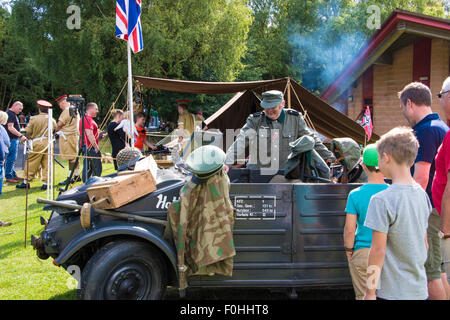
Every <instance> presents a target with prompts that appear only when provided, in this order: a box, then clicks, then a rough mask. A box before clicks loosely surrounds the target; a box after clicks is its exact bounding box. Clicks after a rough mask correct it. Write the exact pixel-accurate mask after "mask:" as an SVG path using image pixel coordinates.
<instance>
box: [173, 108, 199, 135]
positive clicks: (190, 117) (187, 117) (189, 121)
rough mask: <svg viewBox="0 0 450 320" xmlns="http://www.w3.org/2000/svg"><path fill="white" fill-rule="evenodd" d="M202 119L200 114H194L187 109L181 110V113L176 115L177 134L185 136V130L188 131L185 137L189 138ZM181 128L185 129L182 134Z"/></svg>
mask: <svg viewBox="0 0 450 320" xmlns="http://www.w3.org/2000/svg"><path fill="white" fill-rule="evenodd" d="M203 120H204V119H203V117H202V116H200V115H194V114H193V113H191V112H188V111H185V112H183V114H180V115H179V117H178V136H183V137H185V138H186V136H187V132H189V136H187V138H189V137H190V136H191V135H192V134H193V133H194V130H195V127H196V126H200V127H201V122H202V121H203ZM183 129H184V130H186V131H187V132H185V133H184V134H183Z"/></svg>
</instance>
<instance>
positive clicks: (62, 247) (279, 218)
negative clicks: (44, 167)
mask: <svg viewBox="0 0 450 320" xmlns="http://www.w3.org/2000/svg"><path fill="white" fill-rule="evenodd" d="M228 174H229V178H230V181H231V188H230V198H231V200H232V202H233V204H234V206H235V208H236V210H237V216H236V220H235V226H234V231H233V237H234V243H235V248H236V256H235V257H234V268H233V276H232V277H225V276H219V275H216V276H193V277H192V278H190V280H189V287H202V288H205V287H232V288H258V287H259V288H285V289H289V290H291V292H292V293H293V294H295V289H297V288H302V287H324V286H325V287H337V288H344V287H350V286H351V278H350V275H349V272H348V266H347V260H346V256H345V251H344V246H343V240H342V233H343V226H344V222H345V212H344V209H345V204H346V199H347V195H348V193H349V191H351V190H352V189H353V188H355V187H357V186H359V185H358V184H331V183H327V184H325V183H294V184H293V183H279V184H277V183H275V184H273V183H268V182H269V181H270V179H271V178H272V177H271V176H267V175H264V174H262V173H261V171H260V169H245V168H244V169H235V168H233V169H230V171H229V173H228ZM112 176H114V175H112ZM188 177H189V176H188V175H184V174H181V173H180V174H179V175H178V177H176V178H173V179H169V180H167V179H166V180H165V181H163V182H160V183H158V184H157V190H156V191H154V192H153V193H150V194H148V195H147V196H144V197H142V198H140V199H137V200H135V201H133V202H131V203H129V204H126V205H124V206H123V207H121V208H118V209H115V210H111V211H113V212H121V213H123V214H125V217H126V219H124V218H123V217H114V216H110V215H103V214H98V212H96V210H95V209H94V208H92V209H91V210H92V212H91V217H92V218H91V221H90V226H89V227H88V228H86V229H84V228H82V226H81V222H80V210H78V209H74V208H73V207H71V206H73V205H83V204H84V203H86V202H89V198H88V195H87V192H86V189H87V188H88V187H89V185H90V184H91V183H93V182H99V181H101V180H102V179H105V178H104V177H100V178H98V177H96V178H95V179H93V180H92V181H91V180H89V181H87V183H86V184H82V185H80V186H77V187H75V188H73V189H70V190H68V191H66V192H64V193H62V194H60V195H59V197H58V198H57V199H56V201H57V203H56V205H55V204H53V205H46V206H45V207H44V209H45V210H49V211H50V212H51V214H50V218H49V219H48V221H47V220H46V219H45V218H41V223H42V224H43V225H45V228H44V230H43V231H42V233H41V234H40V237H34V236H33V237H32V243H33V246H34V247H35V249H36V250H37V255H38V257H39V258H41V259H47V258H49V257H51V258H53V259H54V261H53V263H54V264H55V265H56V266H60V267H63V268H64V269H66V270H67V271H69V272H71V273H72V272H74V271H77V272H76V274H78V275H80V276H81V279H77V280H80V290H78V298H79V299H162V298H163V297H164V293H165V290H166V288H167V286H177V284H178V280H177V256H176V249H175V246H174V244H173V243H172V241H170V240H168V239H165V238H164V237H163V233H164V226H162V225H161V224H157V223H148V222H142V221H139V217H142V218H153V219H155V220H156V221H160V220H166V214H167V213H166V212H167V208H168V207H169V205H170V204H171V202H173V201H174V200H177V199H179V191H180V188H181V187H182V186H183V185H184V184H185V182H186V179H187V178H188ZM64 204H68V205H67V207H68V208H65V207H64ZM126 214H129V216H126Z"/></svg>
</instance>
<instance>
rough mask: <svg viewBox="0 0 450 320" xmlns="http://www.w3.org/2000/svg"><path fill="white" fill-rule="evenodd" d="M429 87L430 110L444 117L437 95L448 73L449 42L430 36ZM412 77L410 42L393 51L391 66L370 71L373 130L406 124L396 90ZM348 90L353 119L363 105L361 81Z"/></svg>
mask: <svg viewBox="0 0 450 320" xmlns="http://www.w3.org/2000/svg"><path fill="white" fill-rule="evenodd" d="M431 46H432V47H431V73H430V90H431V93H432V94H433V104H432V109H433V112H438V113H439V114H440V115H441V118H442V119H444V113H443V112H442V110H441V107H440V102H439V99H438V98H437V96H436V94H437V93H438V92H439V91H440V90H441V88H442V83H443V81H444V80H445V78H446V77H448V76H449V71H450V70H449V64H450V62H449V59H450V58H449V56H450V41H446V40H441V39H433V40H432V45H431ZM412 77H413V45H412V44H411V45H409V46H407V47H404V48H402V49H400V50H398V51H396V52H394V54H393V64H392V65H375V66H374V73H373V82H374V89H373V90H374V91H373V104H374V119H373V124H374V132H375V133H377V134H378V135H382V134H384V133H386V132H387V131H389V130H390V129H392V128H394V127H396V126H399V125H408V122H407V121H406V120H405V118H404V117H403V115H402V112H401V109H400V100H399V99H398V96H397V93H398V92H399V91H401V90H402V89H403V88H404V87H405V85H407V84H408V83H410V82H411V81H412ZM356 84H357V86H356V88H354V87H353V84H352V85H351V86H350V89H349V90H348V96H353V101H352V102H351V101H349V102H348V114H347V115H348V117H349V118H351V119H352V120H356V118H357V117H358V115H359V114H360V112H361V110H362V107H363V100H362V81H361V78H359V79H358V80H357V81H356Z"/></svg>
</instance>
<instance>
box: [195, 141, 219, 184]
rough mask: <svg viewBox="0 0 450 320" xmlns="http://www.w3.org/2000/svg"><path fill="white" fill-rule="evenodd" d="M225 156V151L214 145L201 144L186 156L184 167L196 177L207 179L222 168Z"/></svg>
mask: <svg viewBox="0 0 450 320" xmlns="http://www.w3.org/2000/svg"><path fill="white" fill-rule="evenodd" d="M225 157H226V155H225V152H223V151H222V149H220V148H218V147H216V146H213V145H207V146H202V147H200V148H197V149H195V150H194V151H193V152H192V153H191V154H190V155H189V156H188V157H187V159H186V168H187V169H188V170H189V171H190V172H192V173H193V174H194V175H195V176H197V177H198V178H200V179H207V178H209V177H211V176H213V175H214V174H216V173H217V172H219V171H220V169H222V167H223V165H224V163H225Z"/></svg>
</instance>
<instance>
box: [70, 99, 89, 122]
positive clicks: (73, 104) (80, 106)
mask: <svg viewBox="0 0 450 320" xmlns="http://www.w3.org/2000/svg"><path fill="white" fill-rule="evenodd" d="M67 102H69V103H70V107H69V114H70V116H71V117H72V118H74V117H76V116H77V114H78V111H82V110H84V103H85V100H84V98H83V97H82V96H80V95H70V96H69V97H68V98H67Z"/></svg>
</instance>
